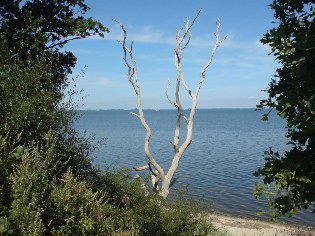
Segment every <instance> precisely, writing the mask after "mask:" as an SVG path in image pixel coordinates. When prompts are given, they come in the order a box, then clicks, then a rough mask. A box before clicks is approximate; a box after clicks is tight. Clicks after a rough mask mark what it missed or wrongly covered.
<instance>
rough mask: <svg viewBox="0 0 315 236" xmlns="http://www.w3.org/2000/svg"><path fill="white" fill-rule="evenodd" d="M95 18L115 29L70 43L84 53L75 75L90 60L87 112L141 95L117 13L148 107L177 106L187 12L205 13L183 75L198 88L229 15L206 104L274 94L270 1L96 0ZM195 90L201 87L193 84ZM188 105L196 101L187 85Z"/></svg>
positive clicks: (125, 104) (127, 105) (203, 96)
mask: <svg viewBox="0 0 315 236" xmlns="http://www.w3.org/2000/svg"><path fill="white" fill-rule="evenodd" d="M86 3H87V4H88V5H89V6H90V7H91V10H90V11H89V13H88V15H89V16H92V17H93V18H95V19H97V20H99V21H101V22H102V23H103V24H104V25H105V26H106V27H108V28H109V30H110V33H109V34H107V35H106V36H105V38H103V39H102V38H99V37H92V38H90V39H83V40H77V41H73V42H71V43H69V45H67V47H66V50H71V51H72V52H74V54H75V55H76V56H77V57H78V64H77V67H76V70H75V73H78V71H79V70H80V69H82V68H83V67H84V65H87V66H88V68H87V70H86V74H85V77H84V78H81V79H79V81H78V82H77V87H78V88H79V89H81V88H82V89H83V90H84V94H87V95H88V97H87V98H86V99H85V105H84V107H83V109H118V108H121V109H131V108H135V107H136V97H135V94H134V92H133V90H132V87H131V85H130V83H129V81H128V80H127V79H126V76H125V75H126V68H125V67H124V65H123V53H122V48H121V46H120V45H119V44H118V42H117V40H118V39H121V37H122V34H121V31H120V28H119V27H118V25H117V24H116V23H115V22H113V21H112V19H113V18H116V19H118V20H120V21H121V22H123V24H124V26H125V28H126V29H127V32H128V37H129V39H130V40H134V56H135V59H136V61H137V63H138V68H139V77H140V84H141V93H142V94H141V96H142V103H143V107H144V108H152V109H171V108H173V107H172V106H171V105H170V103H169V102H168V100H167V99H166V97H165V88H166V85H167V81H168V79H170V80H171V86H170V88H169V94H170V96H171V97H173V96H174V87H175V80H176V70H175V66H174V50H173V49H174V45H175V33H176V29H179V28H180V26H182V25H183V24H184V23H183V21H184V20H185V18H186V17H189V18H190V19H193V18H194V16H195V15H196V13H197V12H198V10H199V9H200V8H202V13H201V15H200V17H199V18H198V20H197V22H196V24H195V25H194V28H193V29H192V38H191V43H190V46H189V47H188V48H187V49H186V50H185V51H184V53H183V57H182V58H183V72H184V76H185V79H186V81H187V83H188V84H189V85H190V87H191V88H194V87H195V86H196V84H197V82H198V79H199V74H200V68H201V67H202V66H203V65H204V64H205V63H206V61H207V59H208V57H209V55H210V53H211V50H212V48H213V43H214V35H213V33H214V31H215V22H216V18H217V17H218V18H220V20H221V30H220V33H221V35H222V37H223V36H225V35H228V38H227V40H226V41H225V42H224V43H223V44H222V45H221V47H220V48H219V49H218V50H217V52H216V54H215V57H214V60H213V63H212V64H211V65H210V67H209V69H208V71H207V78H206V80H205V82H204V84H203V87H202V88H201V91H200V93H199V99H198V107H199V108H253V107H255V105H256V104H258V103H259V100H260V99H263V98H265V97H266V96H267V95H266V94H265V93H264V92H262V90H263V89H265V88H266V87H267V86H268V83H269V81H270V79H271V77H272V75H273V74H274V71H275V69H276V67H277V63H276V62H275V61H274V57H273V56H272V55H268V53H269V52H270V48H269V47H268V46H266V45H262V44H261V43H260V41H259V40H260V39H261V38H262V35H263V34H264V33H266V31H267V30H268V29H270V28H271V27H272V23H271V22H272V21H273V20H274V19H273V12H272V10H270V9H269V8H268V6H267V5H268V4H269V3H270V1H263V0H254V1H253V0H238V1H235V0H220V1H214V0H195V1H193V0H190V1H188V0H181V1H180V0H169V1H166V0H133V1H131V0H121V1H100V0H98V1H92V0H87V1H86ZM193 90H194V89H193ZM181 97H182V104H183V107H184V108H189V107H190V106H191V101H190V98H189V97H188V96H187V94H186V93H185V91H184V90H183V89H182V93H181Z"/></svg>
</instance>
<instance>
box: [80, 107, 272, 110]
mask: <svg viewBox="0 0 315 236" xmlns="http://www.w3.org/2000/svg"><path fill="white" fill-rule="evenodd" d="M255 109H256V108H255V107H253V108H197V111H198V110H255ZM134 110H137V108H131V109H123V108H113V109H80V110H77V111H134ZM143 110H145V111H173V110H176V109H175V108H174V109H172V108H156V109H152V108H147V109H146V108H144V109H143ZM183 110H185V111H187V110H190V108H183ZM264 110H267V109H264Z"/></svg>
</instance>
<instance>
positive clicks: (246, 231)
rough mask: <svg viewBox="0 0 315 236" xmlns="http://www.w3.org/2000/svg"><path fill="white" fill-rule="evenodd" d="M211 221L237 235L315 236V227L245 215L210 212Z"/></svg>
mask: <svg viewBox="0 0 315 236" xmlns="http://www.w3.org/2000/svg"><path fill="white" fill-rule="evenodd" d="M207 217H208V218H209V221H211V222H212V223H213V225H215V226H216V227H218V228H223V229H225V230H226V231H228V232H229V233H231V235H233V236H234V235H235V236H284V235H291V236H295V235H296V236H304V235H305V236H315V228H311V227H304V226H298V225H291V224H284V223H283V224H282V223H273V222H268V221H262V220H257V219H249V218H243V217H234V216H225V215H218V214H209V215H208V216H207Z"/></svg>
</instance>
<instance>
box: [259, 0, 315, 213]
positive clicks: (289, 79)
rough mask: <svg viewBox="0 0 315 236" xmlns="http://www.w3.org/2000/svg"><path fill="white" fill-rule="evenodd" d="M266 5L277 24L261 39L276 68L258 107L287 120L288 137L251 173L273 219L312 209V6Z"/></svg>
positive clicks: (277, 0) (304, 0)
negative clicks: (258, 178) (285, 147)
mask: <svg viewBox="0 0 315 236" xmlns="http://www.w3.org/2000/svg"><path fill="white" fill-rule="evenodd" d="M270 7H271V8H272V9H273V10H274V16H275V18H276V19H277V27H275V28H272V29H270V30H269V31H268V32H267V33H266V34H265V35H264V38H263V39H262V40H261V41H262V43H264V44H268V45H270V47H271V50H272V53H273V54H274V55H275V57H276V59H277V61H278V62H279V63H280V64H281V67H280V68H278V69H277V71H276V74H275V78H274V79H272V81H271V82H270V84H269V87H268V88H267V90H266V91H267V92H268V94H269V97H268V98H267V99H266V100H262V101H261V103H260V105H258V106H257V107H258V108H259V109H263V108H269V109H270V111H271V110H272V109H276V110H277V112H278V115H279V116H281V117H282V118H284V119H286V121H287V137H288V138H289V140H290V141H289V143H288V151H286V152H285V153H284V154H283V155H281V154H280V153H278V152H276V151H273V150H272V149H271V148H270V150H269V151H266V152H265V155H266V158H265V160H266V163H265V165H264V166H263V167H262V168H260V169H258V170H257V171H256V172H255V175H256V176H262V177H263V181H264V183H265V184H267V187H262V186H260V185H257V189H256V195H257V196H260V195H262V194H263V193H264V194H265V196H266V197H267V198H268V200H269V205H270V207H271V210H272V217H278V216H281V215H287V216H291V215H292V214H294V213H296V212H297V210H299V209H305V208H309V207H312V208H313V213H315V204H314V202H315V80H314V74H315V67H314V65H315V47H314V45H315V20H314V16H315V8H314V7H315V4H314V1H310V0H301V1H284V0H274V1H273V3H272V4H271V5H270ZM270 111H269V112H268V114H269V113H270ZM268 114H265V115H264V116H263V119H265V120H266V119H268ZM312 204H314V205H313V206H312Z"/></svg>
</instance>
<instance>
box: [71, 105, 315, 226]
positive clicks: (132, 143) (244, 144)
mask: <svg viewBox="0 0 315 236" xmlns="http://www.w3.org/2000/svg"><path fill="white" fill-rule="evenodd" d="M186 112H187V115H188V112H189V111H186ZM84 113H85V114H84V115H83V116H82V118H81V119H80V120H79V121H78V122H77V123H76V124H75V126H76V127H77V128H78V129H79V130H80V131H84V130H86V131H88V132H92V133H95V134H96V136H97V137H106V138H107V140H106V144H105V145H104V146H103V147H102V148H101V149H100V150H99V151H98V152H96V153H95V155H96V156H97V158H96V160H95V163H96V164H99V165H101V166H103V167H108V166H111V167H115V168H130V167H134V166H135V167H137V166H143V165H146V157H145V154H144V151H143V142H144V137H145V130H144V129H143V127H142V126H141V123H140V121H139V120H138V119H137V117H135V116H132V115H131V114H130V113H129V111H124V110H106V111H85V112H84ZM261 115H262V113H261V112H257V111H254V110H253V109H209V110H203V109H201V110H198V111H197V113H196V117H195V125H194V132H193V142H192V144H191V145H190V147H189V148H188V150H187V151H186V153H185V154H184V157H183V158H182V160H181V162H180V166H179V168H178V171H177V173H176V175H175V179H176V182H175V184H174V186H173V188H184V187H185V188H186V187H187V189H188V195H189V196H191V197H193V198H196V199H198V198H203V199H204V200H205V201H207V202H211V203H213V209H215V210H216V211H218V212H220V213H226V214H232V215H242V216H249V217H253V216H255V215H256V212H258V211H260V210H263V209H264V208H266V207H267V206H266V203H265V202H264V201H260V202H259V201H257V200H255V198H254V197H253V191H254V188H255V183H256V182H257V181H259V180H258V179H257V178H256V177H254V176H253V174H252V173H253V172H254V171H255V170H257V168H258V167H260V166H262V165H263V163H264V158H263V153H264V151H265V150H268V148H269V147H270V146H271V147H275V148H276V150H278V151H280V152H283V151H284V150H285V149H286V148H287V147H286V145H285V144H286V143H287V139H286V137H285V131H286V130H285V121H283V120H282V119H280V118H278V117H277V116H276V115H275V114H272V115H271V117H270V119H269V121H268V122H264V121H261V119H260V118H261ZM145 117H146V120H147V122H148V124H149V125H150V127H151V130H152V138H151V152H152V154H153V156H154V157H155V158H156V160H157V161H158V162H159V163H160V164H161V165H162V167H163V168H168V167H169V165H170V163H171V161H172V154H173V148H172V144H171V142H170V141H172V140H173V135H174V127H175V119H176V112H175V111H174V110H160V111H155V110H146V111H145ZM185 128H186V125H185V122H184V120H183V121H182V127H181V137H185V135H186V130H185ZM183 140H184V138H182V139H181V141H183ZM173 192H174V191H173ZM289 221H290V222H293V223H299V224H305V225H312V226H315V217H314V216H312V215H311V213H310V212H303V213H301V214H298V215H297V216H295V217H293V218H291V219H289Z"/></svg>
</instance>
